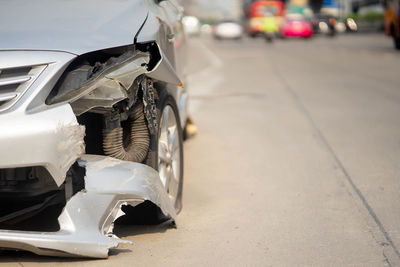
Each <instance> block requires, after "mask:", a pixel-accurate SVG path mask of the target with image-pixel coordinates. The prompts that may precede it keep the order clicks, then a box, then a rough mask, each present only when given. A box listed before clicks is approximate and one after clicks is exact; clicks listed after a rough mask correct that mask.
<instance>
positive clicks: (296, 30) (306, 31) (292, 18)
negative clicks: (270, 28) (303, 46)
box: [281, 14, 313, 38]
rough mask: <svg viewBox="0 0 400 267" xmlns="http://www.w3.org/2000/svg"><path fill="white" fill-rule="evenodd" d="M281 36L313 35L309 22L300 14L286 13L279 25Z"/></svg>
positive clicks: (303, 36) (302, 36)
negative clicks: (280, 25)
mask: <svg viewBox="0 0 400 267" xmlns="http://www.w3.org/2000/svg"><path fill="white" fill-rule="evenodd" d="M281 35H282V37H301V38H310V37H311V36H312V35H313V30H312V27H311V24H310V23H309V22H308V21H307V20H306V19H305V18H304V17H303V16H302V15H300V14H288V15H286V19H285V22H284V23H283V25H282V27H281Z"/></svg>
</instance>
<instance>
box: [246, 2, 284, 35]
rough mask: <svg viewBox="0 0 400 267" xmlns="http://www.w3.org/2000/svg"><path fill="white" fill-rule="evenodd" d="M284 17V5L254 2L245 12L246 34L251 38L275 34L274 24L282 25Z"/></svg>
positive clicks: (280, 3) (281, 3)
mask: <svg viewBox="0 0 400 267" xmlns="http://www.w3.org/2000/svg"><path fill="white" fill-rule="evenodd" d="M284 15H285V5H284V3H283V2H281V1H273V0H270V1H255V2H254V3H252V4H251V5H250V8H249V10H247V20H246V32H247V34H248V35H249V36H251V37H256V36H257V35H264V33H265V32H266V31H267V32H268V33H270V32H271V31H272V32H277V30H275V26H274V25H275V24H276V25H278V28H279V25H281V24H282V22H283V18H284Z"/></svg>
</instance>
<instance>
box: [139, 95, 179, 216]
mask: <svg viewBox="0 0 400 267" xmlns="http://www.w3.org/2000/svg"><path fill="white" fill-rule="evenodd" d="M156 104H157V125H158V129H157V133H156V135H152V136H151V140H150V150H149V154H148V155H149V156H148V159H147V161H146V163H147V165H149V166H151V167H153V168H154V169H155V170H157V171H158V170H159V168H158V167H159V166H158V162H159V160H158V141H159V134H160V126H161V125H160V124H161V123H160V122H161V115H162V114H163V111H164V109H165V108H166V107H167V106H169V107H171V109H172V111H173V113H174V116H175V119H176V125H177V128H178V129H177V133H178V140H179V152H180V153H179V158H180V164H179V167H180V171H179V173H180V177H179V186H178V194H177V197H176V200H175V203H174V207H175V211H176V212H177V213H179V212H180V211H181V209H182V191H183V130H182V126H181V124H180V119H179V112H178V107H177V105H176V102H175V100H174V98H173V97H172V96H170V95H168V94H167V92H166V91H165V90H161V92H159V98H158V100H157V102H156Z"/></svg>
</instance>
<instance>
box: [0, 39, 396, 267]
mask: <svg viewBox="0 0 400 267" xmlns="http://www.w3.org/2000/svg"><path fill="white" fill-rule="evenodd" d="M191 46H192V47H191V51H192V52H191V54H190V62H191V63H190V67H189V68H188V71H189V72H190V76H189V81H188V84H189V86H190V90H191V104H192V105H191V110H192V115H193V118H194V120H195V122H196V124H197V126H198V129H199V132H198V135H197V136H196V137H194V138H192V139H190V140H188V141H187V142H186V143H185V185H184V202H183V203H184V208H183V211H182V212H181V214H180V215H179V216H178V221H177V225H178V227H177V228H172V227H171V226H170V225H169V224H163V225H159V226H138V227H134V228H127V227H121V226H119V227H117V229H116V231H117V234H119V235H120V236H121V237H122V238H123V239H128V240H131V241H133V243H134V244H133V245H122V246H121V247H120V249H119V250H115V251H113V253H112V255H111V256H110V258H109V259H107V260H83V261H82V260H76V261H75V260H73V261H71V260H69V259H61V261H62V262H60V259H54V258H46V257H36V256H32V255H31V254H29V253H20V252H19V253H12V254H6V255H4V254H2V256H1V258H0V261H2V262H3V263H4V264H5V265H8V266H12V265H15V266H21V265H22V266H39V265H40V266H55V265H57V266H58V265H59V264H61V265H65V266H71V265H79V266H102V265H104V266H106V265H107V266H113V265H114V266H400V257H399V256H400V254H399V250H400V231H399V230H400V72H399V63H400V53H398V52H396V51H394V50H393V48H392V43H391V40H390V39H386V38H385V37H384V36H381V35H373V34H370V35H344V36H339V37H337V38H332V39H331V38H323V37H321V38H315V39H313V40H308V41H305V40H286V41H276V42H274V43H273V44H268V43H266V42H264V41H263V40H262V39H255V40H254V39H244V40H242V41H238V42H236V41H214V40H213V39H211V38H207V37H206V38H204V37H203V38H194V39H192V40H191Z"/></svg>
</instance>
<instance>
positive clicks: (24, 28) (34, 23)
mask: <svg viewBox="0 0 400 267" xmlns="http://www.w3.org/2000/svg"><path fill="white" fill-rule="evenodd" d="M144 2H145V0H37V1H26V0H3V1H1V8H0V25H1V26H0V36H1V37H0V50H55V51H66V52H70V53H73V54H77V55H80V54H84V53H87V52H90V51H95V50H100V49H105V48H111V47H117V46H122V45H128V44H132V43H133V40H134V37H135V35H136V33H137V32H138V30H139V28H140V26H141V25H142V24H143V22H144V20H145V18H146V15H147V13H148V10H147V7H146V5H145V3H144Z"/></svg>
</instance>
